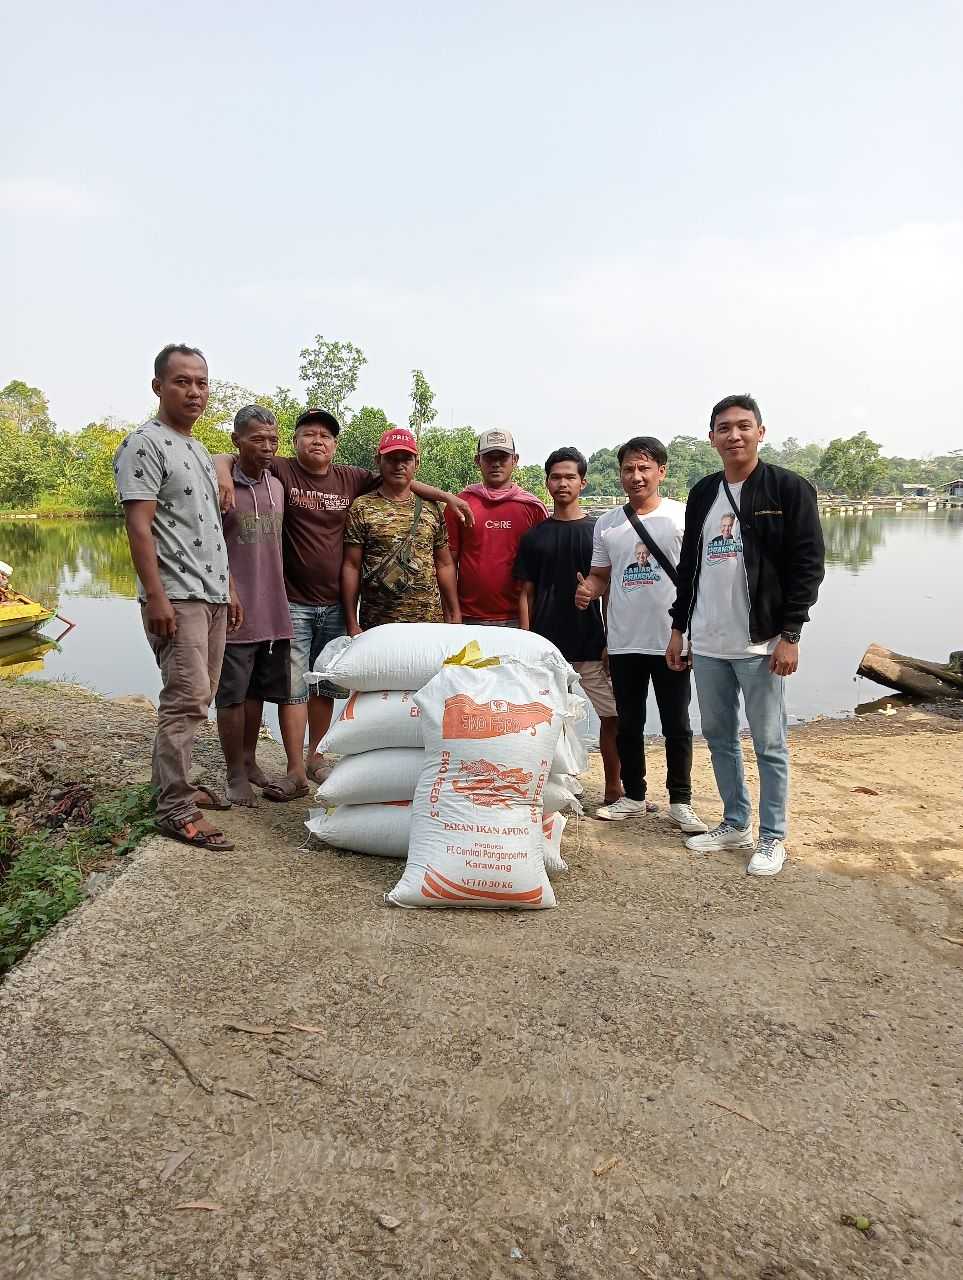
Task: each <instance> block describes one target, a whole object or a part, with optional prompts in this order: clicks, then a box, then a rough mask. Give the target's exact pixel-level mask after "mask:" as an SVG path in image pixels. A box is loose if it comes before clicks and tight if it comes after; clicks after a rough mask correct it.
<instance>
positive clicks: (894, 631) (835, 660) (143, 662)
mask: <svg viewBox="0 0 963 1280" xmlns="http://www.w3.org/2000/svg"><path fill="white" fill-rule="evenodd" d="M823 529H824V532H825V536H826V550H827V571H826V580H825V582H824V583H823V586H822V590H821V592H820V597H819V603H818V605H817V606H816V609H815V610H814V613H813V621H812V622H811V623H810V624H809V626H808V627H807V628H806V631H805V635H804V638H803V645H802V651H801V662H800V669H799V671H798V673H797V674H796V675H794V676H793V677H792V678H791V679H790V680H789V681H787V692H788V697H789V708H790V714H791V716H792V717H793V719H795V720H808V719H811V718H813V717H815V716H819V715H827V716H845V715H849V714H852V712H853V711H854V710H855V708H856V707H857V705H858V704H859V703H861V702H867V701H871V700H873V699H875V698H878V697H880V696H882V695H883V694H885V693H886V692H887V691H886V690H884V689H882V688H881V687H880V686H879V685H876V684H874V683H873V682H871V681H867V680H857V679H856V678H855V675H854V673H855V671H856V666H857V664H858V662H859V659H860V658H861V656H862V654H863V651H864V650H865V649H866V647H867V645H868V644H870V643H871V642H872V641H877V642H878V643H880V644H883V645H885V646H887V647H888V648H892V649H896V650H898V651H900V652H903V653H912V654H914V655H916V656H917V657H922V658H930V659H933V660H936V661H939V662H945V661H946V657H947V654H948V653H949V652H950V650H951V649H959V648H961V647H963V510H951V511H947V510H940V511H931V512H922V511H916V512H903V513H899V514H898V513H896V512H895V511H885V512H874V513H872V514H870V513H867V514H865V515H848V516H840V515H831V516H826V517H824V520H823ZM0 560H6V561H8V562H9V563H10V564H12V565H13V566H14V568H15V578H14V584H15V585H16V586H17V587H18V588H19V590H20V591H22V592H24V593H25V594H26V595H29V596H31V597H33V598H34V599H36V600H42V601H44V602H45V603H49V604H51V605H54V606H56V607H57V608H58V609H59V610H60V611H61V612H62V613H63V614H64V615H65V616H66V617H67V618H69V619H70V620H71V621H72V622H74V623H76V624H77V625H76V627H75V628H74V630H72V631H71V632H70V633H69V634H68V635H67V636H66V637H65V638H64V640H63V643H62V644H61V645H60V646H59V647H58V648H51V649H50V650H49V651H48V652H47V653H46V654H44V655H41V656H38V657H37V658H36V660H35V662H33V663H31V664H30V665H31V666H32V667H34V669H33V670H30V671H28V674H31V675H33V676H35V677H36V678H40V679H48V680H57V679H62V680H71V681H76V682H77V683H80V684H84V685H87V686H89V687H90V688H93V689H96V690H98V691H100V692H101V693H105V694H108V695H116V694H146V696H147V697H149V698H151V699H153V700H155V701H156V698H157V694H158V691H159V688H160V681H159V677H158V672H157V668H156V666H155V665H154V661H153V658H152V656H151V653H150V650H149V649H148V647H147V642H146V640H145V638H144V634H143V631H142V629H141V624H140V614H139V611H138V607H137V602H136V600H135V599H134V575H133V572H132V569H131V564H130V557H129V554H128V550H127V538H126V534H125V532H124V527H123V524H122V523H121V522H120V521H118V520H69V521H40V520H29V521H28V520H17V521H0ZM62 630H63V627H62V624H60V623H51V624H49V625H48V626H47V628H46V629H45V634H46V635H48V636H50V637H55V636H56V635H57V634H58V633H59V632H60V631H62ZM0 671H2V668H0ZM2 696H3V695H2V686H0V698H2ZM269 723H270V724H272V726H274V727H276V717H274V716H271V717H270V720H269ZM648 723H649V724H650V725H651V726H652V729H653V730H654V729H656V728H657V726H658V719H657V713H656V711H655V707H654V705H653V706H652V708H651V713H650V717H649V721H648ZM693 724H694V727H697V725H698V707H697V705H696V700H695V698H694V697H693Z"/></svg>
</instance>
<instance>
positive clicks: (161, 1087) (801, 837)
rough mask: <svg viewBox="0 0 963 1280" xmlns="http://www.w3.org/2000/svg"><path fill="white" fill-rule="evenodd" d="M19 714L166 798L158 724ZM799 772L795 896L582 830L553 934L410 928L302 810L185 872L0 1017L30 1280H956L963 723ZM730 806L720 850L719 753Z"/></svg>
mask: <svg viewBox="0 0 963 1280" xmlns="http://www.w3.org/2000/svg"><path fill="white" fill-rule="evenodd" d="M0 696H2V699H3V702H2V713H0V714H2V716H3V717H4V718H7V717H19V719H20V720H21V721H23V722H27V721H30V720H31V719H32V720H33V722H34V723H35V724H36V726H37V729H36V732H37V733H38V734H45V735H49V736H50V737H51V738H53V737H57V738H59V739H61V740H67V741H68V742H69V744H70V760H69V766H68V764H67V763H65V764H64V769H65V770H66V772H67V773H69V774H70V775H71V776H73V777H76V776H82V775H83V773H84V771H85V770H87V771H89V772H94V771H100V772H101V773H102V772H103V771H104V770H109V771H111V772H112V775H113V776H115V777H116V778H117V779H118V780H124V779H128V778H129V779H130V780H132V781H133V780H136V779H137V778H139V777H140V776H142V772H143V768H144V764H145V761H146V752H147V749H148V745H149V740H150V733H151V720H150V716H149V714H148V713H146V712H144V711H141V710H138V709H136V708H129V707H117V706H116V705H115V704H111V703H108V702H104V701H103V700H99V699H94V698H92V697H90V696H89V695H84V694H81V693H79V692H77V691H72V690H71V689H70V688H66V689H63V688H61V689H59V690H55V691H52V690H51V689H50V688H43V689H42V688H39V687H37V686H31V685H29V684H21V685H17V686H13V687H4V688H3V689H2V691H0ZM266 750H267V752H268V753H270V751H271V750H272V749H271V748H270V747H268V748H266ZM198 754H199V757H200V758H202V759H206V760H207V761H208V762H210V764H211V765H212V766H216V764H217V760H218V756H217V748H216V739H214V738H213V735H205V737H204V739H203V740H202V743H201V744H200V747H199V753H198ZM793 762H794V780H793V826H792V833H791V840H790V848H791V854H792V856H791V859H790V861H789V863H788V864H787V867H786V870H785V872H784V873H783V875H782V876H780V877H779V878H778V879H776V880H774V881H771V882H767V881H761V882H760V881H756V880H752V879H749V878H747V877H746V876H745V874H744V863H743V859H742V858H741V857H729V856H722V855H717V856H712V857H707V858H698V857H694V856H692V855H690V854H688V853H686V852H685V850H684V849H683V847H682V844H681V839H680V837H679V836H678V834H677V833H675V832H674V831H673V830H672V829H671V828H670V827H669V825H668V823H667V822H666V821H665V820H664V818H661V817H659V816H655V817H654V818H651V819H646V820H643V821H642V822H637V823H634V824H624V825H621V826H618V827H612V826H607V825H604V824H601V823H598V822H595V821H592V820H589V819H583V820H582V821H580V822H578V823H576V822H574V821H572V822H571V823H570V824H569V828H568V830H567V832H566V837H565V843H564V853H565V856H566V857H567V859H568V860H569V862H570V864H571V870H570V872H569V874H568V875H567V876H566V877H563V878H562V879H560V880H559V881H558V882H557V889H558V895H559V902H560V905H559V908H558V910H556V911H554V912H544V913H532V914H527V915H522V914H517V915H516V914H511V915H509V914H482V913H472V912H463V913H456V912H428V911H426V912H401V911H391V910H388V909H386V908H385V907H384V906H383V905H382V902H381V895H382V893H383V892H384V891H385V890H386V889H387V888H389V887H390V886H391V885H392V884H393V883H394V880H395V879H396V877H397V874H398V871H399V868H400V864H397V863H390V862H385V861H382V860H379V859H368V858H363V857H359V856H354V855H349V856H336V855H335V854H333V853H332V852H330V851H327V850H320V851H314V852H305V851H302V850H301V849H300V848H299V846H300V845H301V844H302V842H303V837H304V830H303V827H302V826H301V823H302V821H303V818H304V816H305V812H304V808H303V806H302V805H300V804H297V803H296V804H292V805H281V806H275V805H269V804H267V803H266V802H265V803H263V804H262V805H261V807H260V808H259V809H258V810H257V811H256V812H254V813H253V814H249V813H243V812H240V811H238V810H234V811H232V812H231V813H229V814H225V815H223V817H224V819H225V824H224V825H225V827H226V829H227V830H228V831H230V832H231V834H232V835H233V836H234V837H235V838H236V839H237V842H238V848H237V851H236V852H234V853H231V854H226V855H218V856H207V857H203V856H198V855H197V854H195V853H193V852H192V851H190V850H188V849H185V848H184V847H182V846H179V845H175V844H172V843H170V842H167V841H164V840H161V839H152V840H150V841H148V842H147V843H146V844H144V845H142V846H141V847H140V849H139V850H138V851H137V853H136V854H135V855H134V856H133V857H132V858H131V859H130V860H129V861H130V865H129V867H128V869H127V870H126V871H125V872H124V873H123V874H121V875H119V876H118V877H117V878H116V879H115V880H114V881H113V883H112V884H111V886H110V887H109V888H108V889H107V890H106V891H105V892H103V893H101V894H100V895H99V896H98V897H97V898H96V899H95V900H93V901H92V902H90V903H89V904H88V905H86V906H84V907H83V908H81V909H80V910H78V911H77V912H76V913H74V915H73V916H72V917H71V918H70V919H69V920H67V921H65V922H63V923H62V924H61V925H60V926H58V927H57V929H56V930H55V931H54V933H53V934H52V935H51V936H50V937H49V938H48V939H47V940H46V941H45V942H43V943H41V944H40V945H39V946H37V947H36V948H35V949H34V951H33V952H32V953H31V954H30V956H28V958H27V959H26V961H25V962H23V963H22V964H21V965H20V966H19V967H18V968H17V969H16V970H14V971H13V973H12V974H11V975H10V976H9V978H8V979H7V981H6V982H5V984H4V985H3V986H2V987H0V1027H2V1036H0V1043H2V1050H0V1052H2V1089H3V1093H2V1125H0V1165H2V1168H3V1170H4V1179H3V1180H4V1191H5V1195H4V1197H3V1207H2V1219H0V1222H2V1226H0V1277H2V1278H3V1280H6V1278H7V1277H14V1276H16V1277H31V1278H32V1277H37V1278H38V1280H40V1278H43V1280H94V1278H98V1280H99V1278H101V1277H102V1278H104V1280H107V1278H110V1280H115V1278H117V1277H125V1278H126V1277H132V1278H133V1277H137V1278H141V1277H143V1278H144V1280H195V1278H196V1280H202V1278H203V1280H209V1278H210V1277H215V1276H216V1277H230V1280H302V1278H303V1280H308V1278H310V1280H320V1278H321V1277H324V1278H331V1280H334V1278H335V1277H337V1278H338V1280H341V1278H343V1277H355V1276H357V1277H373V1278H374V1280H379V1278H380V1277H398V1276H402V1277H417V1278H419V1280H422V1278H423V1280H429V1277H430V1278H431V1280H447V1278H449V1277H451V1278H455V1277H458V1278H462V1277H464V1278H467V1277H473V1278H474V1277H485V1278H486V1280H487V1278H488V1277H502V1276H508V1275H511V1276H515V1277H519V1276H538V1277H542V1276H545V1277H553V1278H556V1280H581V1278H582V1277H596V1276H597V1277H616V1278H620V1277H638V1276H647V1277H702V1278H705V1277H717V1278H720V1280H721V1278H723V1277H725V1278H726V1280H728V1278H729V1277H753V1278H755V1280H777V1278H780V1277H796V1278H798V1280H803V1278H810V1280H812V1278H814V1277H824V1278H827V1280H828V1278H830V1277H832V1278H834V1280H835V1278H836V1277H841V1276H847V1277H848V1276H856V1277H864V1276H865V1277H889V1276H913V1277H926V1280H930V1278H931V1277H933V1278H935V1277H947V1280H949V1278H950V1277H952V1278H954V1280H957V1278H958V1277H959V1276H960V1275H961V1274H963V1107H961V1103H963V1066H961V1063H963V1012H961V1010H963V946H960V945H955V944H954V943H953V942H950V941H947V940H946V939H948V938H956V939H959V938H961V937H963V848H961V844H963V841H961V804H960V796H961V789H960V778H961V776H963V722H961V721H960V720H958V719H957V720H954V719H950V718H944V717H942V716H938V715H934V714H931V713H928V712H924V711H919V710H914V709H906V708H903V709H900V710H899V711H898V712H897V714H895V715H893V716H883V715H873V716H869V717H866V718H865V719H862V720H858V721H847V722H820V723H817V724H814V725H811V726H808V727H806V728H803V729H800V730H796V731H794V733H793ZM650 775H651V776H652V777H659V776H661V768H660V767H659V765H658V764H655V765H654V766H653V767H652V768H651V769H650ZM599 783H600V778H599V776H598V774H597V772H596V773H593V775H592V777H591V778H590V779H589V780H588V793H589V797H588V798H589V801H590V802H592V801H597V800H598V799H599ZM695 784H696V805H697V807H698V808H700V809H701V810H702V812H703V813H704V814H705V815H706V816H707V817H709V818H715V817H716V816H717V813H718V803H717V801H716V799H715V796H714V788H713V785H712V781H711V773H710V770H709V767H708V761H707V758H706V754H705V750H704V748H703V747H702V746H701V745H700V746H698V747H697V752H696V766H695ZM652 798H655V799H660V798H661V797H659V796H653V797H652ZM219 816H221V815H219ZM232 1022H234V1023H244V1024H247V1025H248V1026H250V1027H255V1028H256V1027H261V1028H272V1027H273V1028H276V1029H277V1032H278V1033H277V1034H256V1033H252V1032H250V1031H240V1030H236V1029H230V1028H229V1027H228V1026H227V1025H226V1024H228V1023H232ZM295 1023H296V1024H299V1027H300V1028H301V1029H295V1028H294V1027H293V1026H292V1024H295ZM148 1026H149V1027H154V1028H159V1029H161V1030H162V1031H163V1032H164V1033H165V1034H166V1035H167V1036H168V1038H169V1039H170V1040H171V1041H172V1042H173V1043H174V1044H175V1045H176V1046H177V1047H178V1049H179V1050H180V1051H181V1052H182V1054H183V1055H184V1057H185V1058H186V1059H187V1061H188V1062H189V1064H190V1065H191V1066H192V1067H193V1069H194V1070H195V1072H196V1073H197V1075H198V1076H199V1078H200V1079H201V1081H202V1083H203V1085H206V1086H208V1087H209V1088H210V1089H211V1090H212V1091H211V1092H208V1091H207V1090H206V1088H204V1087H198V1086H197V1085H195V1084H193V1083H191V1081H190V1080H189V1079H188V1078H187V1076H186V1074H185V1072H184V1070H183V1069H182V1067H181V1066H180V1065H179V1064H178V1063H177V1062H176V1061H175V1060H174V1058H173V1057H172V1056H171V1055H170V1053H168V1052H167V1050H166V1049H164V1048H163V1047H162V1046H161V1044H160V1043H159V1042H158V1041H157V1040H156V1039H154V1038H152V1037H151V1036H150V1035H148V1034H147V1033H146V1031H145V1027H148ZM305 1028H309V1029H305ZM231 1090H234V1091H235V1092H231ZM178 1162H179V1163H178ZM175 1165H176V1167H175ZM187 1202H203V1203H206V1204H209V1205H214V1206H217V1207H216V1208H214V1209H203V1208H196V1209H191V1208H178V1206H180V1205H184V1204H185V1203H187ZM379 1214H387V1215H390V1218H389V1221H391V1220H398V1222H399V1225H397V1226H396V1227H394V1228H393V1229H391V1228H390V1227H386V1226H382V1225H380V1224H379V1222H378V1220H377V1219H378V1215H379ZM846 1214H849V1215H852V1216H853V1217H857V1216H865V1217H866V1218H868V1219H870V1220H872V1221H873V1223H874V1225H873V1228H872V1234H871V1235H869V1236H866V1235H864V1234H862V1233H861V1232H860V1231H859V1230H857V1229H855V1228H854V1227H853V1226H846V1225H843V1224H842V1223H841V1221H840V1218H841V1215H846ZM513 1251H514V1252H513ZM519 1255H520V1256H519Z"/></svg>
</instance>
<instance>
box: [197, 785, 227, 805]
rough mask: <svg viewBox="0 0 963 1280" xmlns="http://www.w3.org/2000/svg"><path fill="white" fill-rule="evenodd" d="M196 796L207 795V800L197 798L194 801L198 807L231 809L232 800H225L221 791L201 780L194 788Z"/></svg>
mask: <svg viewBox="0 0 963 1280" xmlns="http://www.w3.org/2000/svg"><path fill="white" fill-rule="evenodd" d="M194 794H195V796H198V795H205V796H207V801H206V802H205V801H203V800H195V801H194V803H195V804H196V805H197V807H198V809H230V807H231V802H230V800H225V798H224V797H223V796H222V795H221V793H220V792H219V791H215V790H214V788H213V787H209V786H207V785H206V783H203V782H199V783H198V784H197V786H196V787H195V788H194Z"/></svg>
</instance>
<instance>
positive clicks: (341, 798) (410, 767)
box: [316, 747, 425, 807]
mask: <svg viewBox="0 0 963 1280" xmlns="http://www.w3.org/2000/svg"><path fill="white" fill-rule="evenodd" d="M424 763H425V753H424V750H423V749H422V748H419V747H388V748H386V749H385V750H384V751H364V752H362V753H361V755H357V756H342V757H341V759H340V760H339V761H338V762H337V763H336V764H335V766H334V768H333V769H332V770H331V772H330V773H329V774H328V776H327V777H326V778H325V780H324V781H323V782H322V783H321V784H320V786H319V787H318V790H317V795H316V799H317V800H318V802H319V804H323V805H325V806H326V807H329V806H332V805H338V804H385V803H387V802H389V801H392V800H410V799H411V798H412V796H413V795H414V794H415V787H416V785H417V783H418V779H419V777H420V776H421V771H422V768H423V767H424Z"/></svg>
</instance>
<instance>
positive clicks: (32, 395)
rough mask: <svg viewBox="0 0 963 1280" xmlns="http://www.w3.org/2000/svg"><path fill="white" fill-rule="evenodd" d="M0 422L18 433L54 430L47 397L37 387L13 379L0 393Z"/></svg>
mask: <svg viewBox="0 0 963 1280" xmlns="http://www.w3.org/2000/svg"><path fill="white" fill-rule="evenodd" d="M0 421H3V422H9V423H10V424H11V425H12V426H14V427H15V428H16V429H17V430H18V431H37V430H40V431H46V432H51V431H53V430H54V424H53V422H52V421H51V419H50V407H49V405H48V404H47V397H46V396H45V395H44V393H43V392H42V391H41V390H40V388H39V387H31V386H28V384H27V383H26V382H21V381H20V380H19V379H15V380H14V381H13V382H8V383H7V385H6V386H5V387H4V388H3V390H2V391H0Z"/></svg>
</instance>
